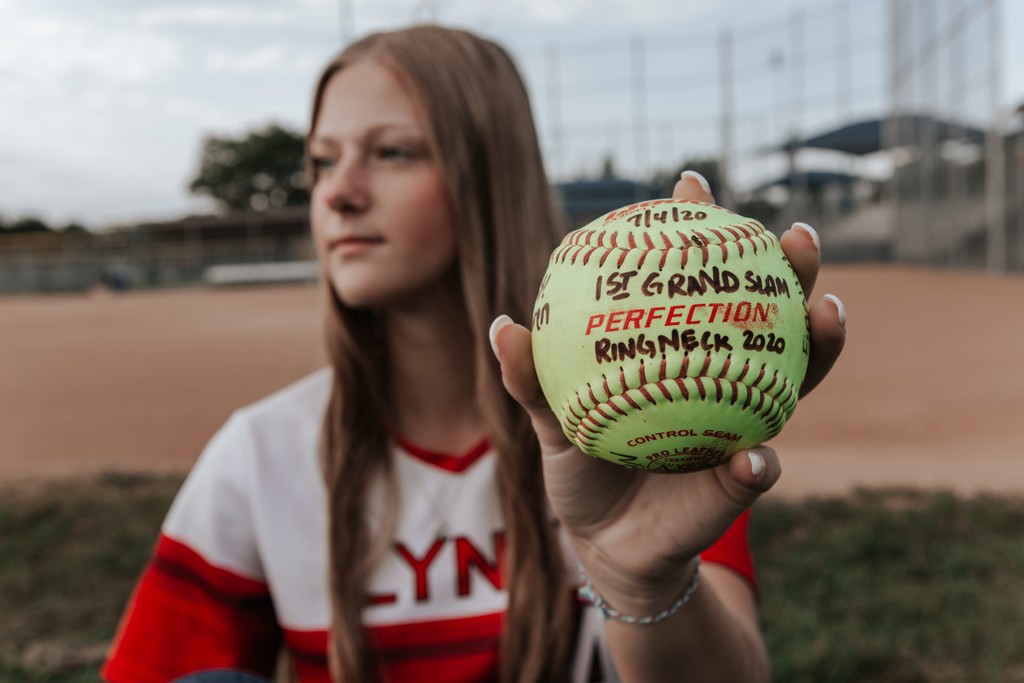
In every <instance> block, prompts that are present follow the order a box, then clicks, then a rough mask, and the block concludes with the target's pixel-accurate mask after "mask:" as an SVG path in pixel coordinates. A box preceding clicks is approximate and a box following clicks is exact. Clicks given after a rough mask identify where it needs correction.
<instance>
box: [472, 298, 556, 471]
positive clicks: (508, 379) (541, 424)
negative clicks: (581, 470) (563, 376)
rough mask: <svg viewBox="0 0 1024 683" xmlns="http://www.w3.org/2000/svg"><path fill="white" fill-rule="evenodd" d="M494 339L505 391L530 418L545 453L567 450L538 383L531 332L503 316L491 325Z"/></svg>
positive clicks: (494, 348) (492, 341)
mask: <svg viewBox="0 0 1024 683" xmlns="http://www.w3.org/2000/svg"><path fill="white" fill-rule="evenodd" d="M490 338H491V348H492V349H493V350H494V355H495V356H496V357H497V358H498V363H499V364H500V365H501V378H502V381H503V382H504V383H505V389H506V390H507V391H508V393H509V394H511V395H512V398H514V399H515V400H516V401H517V402H518V403H519V405H521V406H523V408H524V409H525V410H526V412H527V413H528V414H529V416H530V420H531V421H532V422H533V428H534V431H536V432H537V438H538V439H540V445H541V449H542V450H543V451H545V452H551V451H556V450H561V449H564V448H565V447H566V446H568V445H569V444H568V440H567V439H566V438H565V434H563V432H562V427H561V425H559V424H558V419H557V418H556V417H555V415H554V413H552V412H551V408H550V407H549V406H548V402H547V399H546V398H544V392H543V391H542V390H541V387H540V382H539V381H538V380H537V371H536V369H535V367H534V365H533V349H532V347H531V345H530V331H529V330H527V329H526V328H525V327H523V326H522V325H517V324H515V323H514V322H512V319H511V318H509V317H508V316H507V315H500V316H498V317H497V318H495V319H494V322H493V323H491V329H490Z"/></svg>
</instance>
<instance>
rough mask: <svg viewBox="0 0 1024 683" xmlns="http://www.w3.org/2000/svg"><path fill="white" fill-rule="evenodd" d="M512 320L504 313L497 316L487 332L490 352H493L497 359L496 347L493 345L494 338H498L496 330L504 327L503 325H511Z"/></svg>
mask: <svg viewBox="0 0 1024 683" xmlns="http://www.w3.org/2000/svg"><path fill="white" fill-rule="evenodd" d="M511 324H512V318H510V317H508V316H507V315H505V314H504V313H502V314H501V315H499V316H498V317H497V318H495V319H494V322H492V323H491V329H490V330H488V331H487V337H488V338H489V339H490V340H491V351H494V357H495V358H497V357H498V346H497V345H496V344H495V343H494V338H495V337H496V336H498V330H500V329H501V328H503V327H505V325H511Z"/></svg>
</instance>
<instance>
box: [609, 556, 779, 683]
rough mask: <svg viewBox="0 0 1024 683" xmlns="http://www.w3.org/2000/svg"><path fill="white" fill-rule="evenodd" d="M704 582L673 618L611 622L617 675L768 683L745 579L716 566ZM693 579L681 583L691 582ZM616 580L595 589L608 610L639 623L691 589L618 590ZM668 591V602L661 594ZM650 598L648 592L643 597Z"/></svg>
mask: <svg viewBox="0 0 1024 683" xmlns="http://www.w3.org/2000/svg"><path fill="white" fill-rule="evenodd" d="M702 574H703V576H702V577H701V583H700V585H699V587H698V589H697V590H696V591H695V592H694V593H693V595H692V597H691V598H690V600H689V601H688V602H687V603H686V604H685V605H683V607H682V608H681V609H680V610H679V611H678V612H676V613H675V614H674V615H672V616H671V617H668V618H666V619H664V620H663V621H660V622H659V623H657V624H651V625H636V624H626V623H622V622H619V621H616V620H614V619H608V620H607V621H605V630H606V633H607V635H608V641H609V646H610V648H611V652H612V656H613V658H614V660H615V665H616V668H617V669H618V672H619V675H620V676H621V678H622V680H623V681H624V682H626V683H657V682H659V681H672V682H678V681H683V680H685V681H687V682H691V681H716V682H717V681H735V682H737V683H740V682H748V681H749V682H755V681H756V682H761V681H767V680H768V679H769V664H768V656H767V653H766V651H765V647H764V643H763V640H762V638H761V634H760V631H759V629H758V625H757V615H756V605H755V603H754V600H753V593H752V589H751V588H750V586H749V584H747V583H746V580H745V579H743V578H741V577H740V576H739V575H736V574H734V573H733V572H731V570H729V569H725V568H722V567H718V566H716V565H711V564H709V565H707V566H705V567H703V568H702ZM690 576H691V573H690V572H687V573H686V575H685V577H682V580H683V581H684V582H685V583H688V582H689V579H690ZM614 583H615V582H614V581H606V588H604V589H602V588H600V587H598V586H597V584H595V588H596V589H597V590H598V591H599V592H601V591H602V590H604V591H605V592H607V593H608V595H604V593H602V596H603V597H604V599H605V600H606V602H608V604H609V605H611V606H612V607H615V608H616V609H618V610H619V611H621V612H625V613H627V614H634V615H638V616H642V615H651V614H657V613H658V612H659V611H660V610H662V609H663V608H664V607H665V606H666V605H668V604H670V603H671V602H673V601H674V600H675V599H676V597H678V596H679V595H681V594H682V592H683V591H684V590H685V583H683V584H680V586H681V587H679V588H678V590H675V592H670V593H667V595H668V596H671V597H666V592H664V591H659V590H654V591H651V592H650V594H649V595H641V594H638V593H639V592H638V591H635V590H633V589H629V590H625V591H624V590H616V588H614V587H613V584H614ZM659 592H661V593H662V594H661V595H658V593H659ZM643 593H646V591H643Z"/></svg>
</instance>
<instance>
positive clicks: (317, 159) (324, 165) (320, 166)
mask: <svg viewBox="0 0 1024 683" xmlns="http://www.w3.org/2000/svg"><path fill="white" fill-rule="evenodd" d="M309 164H310V166H312V167H313V172H314V173H316V174H320V173H323V172H325V171H330V170H331V169H332V168H334V164H335V160H334V158H332V157H328V156H314V157H311V158H310V160H309Z"/></svg>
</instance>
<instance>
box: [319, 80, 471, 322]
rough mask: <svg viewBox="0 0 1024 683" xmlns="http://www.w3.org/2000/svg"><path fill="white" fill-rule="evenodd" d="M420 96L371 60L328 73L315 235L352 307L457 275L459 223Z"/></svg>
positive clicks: (389, 299) (410, 297)
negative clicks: (432, 145)
mask: <svg viewBox="0 0 1024 683" xmlns="http://www.w3.org/2000/svg"><path fill="white" fill-rule="evenodd" d="M426 131H427V129H426V126H425V123H424V120H423V116H422V115H421V113H420V110H419V107H418V102H417V100H416V99H415V98H414V97H413V96H412V94H411V93H410V92H409V91H408V90H407V89H406V88H405V86H404V85H403V83H402V82H401V81H399V80H398V78H397V77H396V76H395V75H394V74H393V73H392V72H391V71H390V70H389V69H387V68H386V67H384V66H381V65H380V64H378V63H376V62H372V61H362V62H357V63H355V64H352V65H350V66H347V67H345V68H343V69H342V70H341V71H339V72H338V73H336V74H335V75H334V76H332V77H331V79H330V81H328V83H327V86H326V88H325V90H324V93H323V97H322V101H321V105H320V111H319V114H318V116H317V119H316V126H315V128H314V130H313V132H312V135H311V136H310V142H309V151H310V156H311V159H312V163H313V168H314V172H315V174H316V181H315V183H314V186H313V192H312V200H311V222H312V226H313V237H314V241H315V242H316V246H317V251H318V253H319V255H320V260H321V264H322V267H323V268H324V269H325V272H326V274H327V277H328V279H329V281H330V283H331V285H332V287H333V288H334V291H335V292H336V293H337V295H338V298H339V299H341V301H342V302H343V303H344V304H346V305H348V306H351V307H355V308H362V307H370V308H384V307H388V306H397V305H408V304H411V303H414V302H415V301H417V300H422V299H423V298H424V297H426V296H436V294H437V290H438V288H441V287H444V286H447V285H450V284H451V282H452V281H453V280H454V278H455V250H456V247H455V229H454V226H453V225H452V214H451V206H450V204H449V200H448V194H447V191H446V188H445V185H444V181H443V179H442V177H441V172H440V168H439V167H438V165H437V161H436V160H435V159H434V158H433V157H432V156H431V152H430V149H429V144H428V138H427V134H426Z"/></svg>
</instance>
